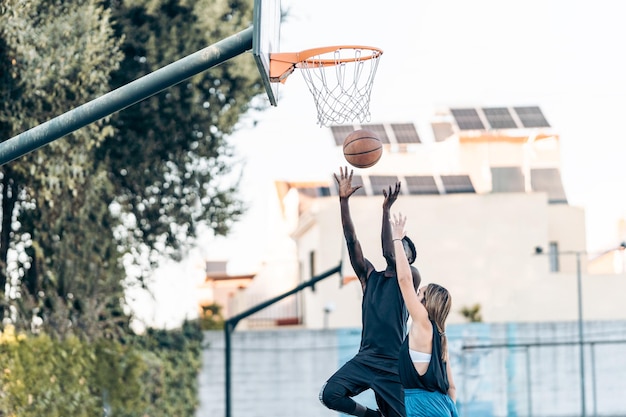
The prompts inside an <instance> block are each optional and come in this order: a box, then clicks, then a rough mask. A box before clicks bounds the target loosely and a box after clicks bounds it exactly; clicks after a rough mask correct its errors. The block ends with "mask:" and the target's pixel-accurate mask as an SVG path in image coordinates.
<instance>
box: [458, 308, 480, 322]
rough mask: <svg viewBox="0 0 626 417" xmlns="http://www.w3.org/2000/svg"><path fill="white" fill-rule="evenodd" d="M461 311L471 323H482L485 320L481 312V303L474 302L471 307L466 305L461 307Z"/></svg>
mask: <svg viewBox="0 0 626 417" xmlns="http://www.w3.org/2000/svg"><path fill="white" fill-rule="evenodd" d="M460 313H461V315H462V316H463V317H465V318H466V319H467V320H468V321H469V322H470V323H480V322H482V321H483V316H482V314H481V313H480V304H474V305H473V306H471V307H468V306H464V307H463V308H461V310H460Z"/></svg>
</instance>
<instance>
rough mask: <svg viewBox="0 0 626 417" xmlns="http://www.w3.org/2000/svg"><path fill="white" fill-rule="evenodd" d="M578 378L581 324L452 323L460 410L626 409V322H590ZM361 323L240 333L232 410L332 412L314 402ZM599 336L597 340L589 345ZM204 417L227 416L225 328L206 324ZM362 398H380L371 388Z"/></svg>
mask: <svg viewBox="0 0 626 417" xmlns="http://www.w3.org/2000/svg"><path fill="white" fill-rule="evenodd" d="M584 332H585V333H584V334H585V341H586V344H585V349H584V357H585V368H584V374H585V375H584V376H585V378H584V386H581V383H580V381H581V379H580V376H581V372H580V367H579V364H580V360H579V345H578V344H577V341H578V326H577V323H576V322H552V323H497V324H486V323H472V324H456V325H449V326H448V328H447V330H446V333H447V334H448V337H449V346H450V355H451V366H452V370H453V373H454V378H455V381H456V385H457V390H458V406H459V410H460V414H461V416H462V417H490V416H493V417H505V416H507V417H513V416H519V417H522V416H534V417H548V416H550V417H572V416H580V415H581V413H580V410H581V399H582V398H583V396H582V393H581V387H582V388H584V392H585V395H584V398H585V404H586V407H585V408H586V415H588V416H591V415H595V416H601V417H608V416H611V417H615V416H626V403H625V402H624V401H623V395H624V393H626V378H624V375H626V355H625V354H624V353H625V352H626V321H596V322H586V323H585V326H584ZM359 341H360V329H359V328H345V329H331V330H306V329H280V330H265V331H260V330H258V331H250V330H248V331H236V332H235V333H234V334H233V337H232V370H231V371H232V373H231V378H232V380H231V381H232V391H231V396H232V404H231V405H232V407H231V417H267V416H272V417H292V416H298V417H322V416H334V415H335V416H336V415H338V414H337V413H335V412H333V411H330V410H328V409H326V408H325V407H324V406H323V405H322V404H321V403H320V402H319V400H318V394H319V390H320V388H321V386H322V385H323V383H324V382H325V381H326V379H327V378H328V377H329V376H330V375H331V374H332V373H333V372H334V371H335V370H337V369H338V368H339V367H340V366H341V365H342V364H343V363H344V362H345V361H347V360H348V359H349V358H351V357H352V356H353V355H354V354H355V353H356V351H357V350H358V346H359ZM591 342H594V343H591ZM205 344H206V348H205V350H204V352H203V357H202V360H203V370H202V373H201V375H200V376H199V383H200V391H199V395H200V408H199V409H198V411H197V413H196V415H197V416H198V417H205V416H211V417H220V416H224V415H225V396H224V384H225V382H224V381H225V372H224V339H223V332H221V331H217V332H206V333H205ZM359 400H361V401H362V402H364V403H366V404H368V405H370V406H374V400H373V395H372V393H371V391H366V392H365V393H363V394H361V396H360V397H359Z"/></svg>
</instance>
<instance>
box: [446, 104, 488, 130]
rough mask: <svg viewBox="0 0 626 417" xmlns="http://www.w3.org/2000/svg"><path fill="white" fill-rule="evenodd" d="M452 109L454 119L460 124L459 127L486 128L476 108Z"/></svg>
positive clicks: (469, 128)
mask: <svg viewBox="0 0 626 417" xmlns="http://www.w3.org/2000/svg"><path fill="white" fill-rule="evenodd" d="M450 111H451V112H452V116H454V120H456V124H457V125H458V126H459V129H461V130H475V129H478V130H483V129H485V125H483V122H482V120H480V117H479V116H478V112H477V111H476V109H450Z"/></svg>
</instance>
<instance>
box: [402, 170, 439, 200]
mask: <svg viewBox="0 0 626 417" xmlns="http://www.w3.org/2000/svg"><path fill="white" fill-rule="evenodd" d="M404 179H405V181H406V185H407V189H408V191H409V194H412V195H415V194H439V188H437V183H436V182H435V178H434V177H433V176H432V175H412V176H406V177H404Z"/></svg>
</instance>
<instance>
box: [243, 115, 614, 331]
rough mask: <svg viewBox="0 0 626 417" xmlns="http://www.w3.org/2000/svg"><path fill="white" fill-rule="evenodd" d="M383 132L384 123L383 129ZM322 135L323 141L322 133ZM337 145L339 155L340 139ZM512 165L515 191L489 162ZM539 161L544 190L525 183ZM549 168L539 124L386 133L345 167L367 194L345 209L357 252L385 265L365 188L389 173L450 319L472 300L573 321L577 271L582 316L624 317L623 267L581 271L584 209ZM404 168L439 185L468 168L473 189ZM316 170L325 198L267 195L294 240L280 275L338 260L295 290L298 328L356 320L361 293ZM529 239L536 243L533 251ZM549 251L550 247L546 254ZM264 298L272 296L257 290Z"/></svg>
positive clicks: (501, 313) (499, 312)
mask: <svg viewBox="0 0 626 417" xmlns="http://www.w3.org/2000/svg"><path fill="white" fill-rule="evenodd" d="M386 130H387V131H388V132H389V131H391V129H389V127H388V126H386ZM452 130H454V129H452ZM328 134H329V140H333V138H332V133H331V132H330V131H329V132H328ZM336 152H337V155H335V156H336V157H337V160H339V161H341V160H342V159H341V147H340V146H337V147H336ZM511 167H512V168H514V169H519V170H520V171H521V172H522V174H523V175H524V179H523V183H524V185H523V187H522V189H521V190H520V191H519V192H492V191H493V189H492V187H493V182H492V181H493V179H492V177H491V176H492V168H511ZM543 168H550V169H552V171H553V173H554V172H556V175H557V177H551V178H550V179H547V180H546V178H545V177H544V178H543V181H544V184H543V186H544V187H547V189H548V191H545V192H543V191H534V190H535V186H534V185H533V184H532V181H531V177H530V173H531V172H532V170H535V169H543ZM559 172H560V142H559V137H558V135H555V134H554V132H553V131H552V129H550V128H548V129H512V130H509V131H480V132H477V131H463V132H459V131H458V130H457V131H456V132H453V134H452V135H451V136H447V137H446V138H444V139H442V140H437V141H435V142H430V143H408V144H399V143H396V141H395V139H394V138H393V136H392V137H391V143H389V144H387V145H386V146H385V151H384V154H383V157H382V158H381V160H380V161H379V162H378V163H377V164H376V165H374V166H373V167H371V168H368V169H366V170H358V169H355V175H359V176H361V177H362V178H363V179H364V189H365V190H366V192H367V196H360V195H354V196H352V198H351V209H352V210H351V211H352V218H353V221H354V223H355V226H356V229H357V235H358V238H359V240H360V242H361V245H362V247H363V251H364V253H365V256H366V257H367V258H368V259H369V260H370V261H371V262H372V263H373V264H374V266H375V267H376V268H377V269H382V268H384V259H383V257H382V248H381V242H380V233H381V216H382V203H383V196H382V195H374V194H376V193H377V192H378V193H379V192H380V190H374V189H372V186H371V185H370V182H369V180H368V179H367V178H368V177H369V176H372V175H393V176H398V179H399V180H400V181H402V182H403V190H402V194H401V195H400V196H399V198H398V200H397V202H396V203H395V205H394V206H393V210H392V212H394V213H397V212H402V213H404V214H406V215H407V216H408V223H407V229H408V235H409V236H410V237H411V238H412V239H413V241H414V242H415V245H416V247H417V251H418V258H417V263H416V266H417V267H418V268H419V270H420V272H421V274H422V278H423V283H424V284H426V283H429V282H436V283H439V284H441V285H444V286H445V287H447V288H448V289H449V290H450V292H451V293H452V296H453V311H452V312H451V314H450V317H449V323H461V322H465V321H466V319H465V318H464V317H463V316H462V315H461V313H460V310H461V309H462V308H463V307H468V308H471V307H473V306H474V305H476V304H478V305H480V308H481V314H482V318H483V320H484V321H486V322H549V321H550V322H552V321H574V320H577V318H578V281H579V279H578V278H579V277H580V282H581V283H582V287H581V289H582V305H583V316H584V319H585V320H605V319H606V320H608V319H611V320H616V319H626V308H624V307H623V304H622V299H621V294H624V293H625V292H624V291H625V290H626V274H624V273H620V274H602V275H590V274H589V272H588V266H589V261H588V259H587V256H586V254H585V249H586V236H585V213H584V210H583V209H582V208H580V207H574V206H570V205H569V204H567V200H566V194H565V192H564V191H565V190H563V187H562V184H561V183H560V179H559V178H558V175H560V174H559ZM415 175H432V176H434V178H435V181H436V182H437V181H439V183H438V186H439V188H440V190H441V177H440V176H443V175H469V177H470V179H471V182H472V185H473V187H474V189H475V192H464V193H454V194H445V192H442V194H436V195H415V194H411V195H409V193H408V192H407V187H406V185H405V184H406V182H405V179H406V178H407V177H408V176H415ZM327 178H328V182H327V183H326V186H327V188H328V189H329V190H330V192H331V194H332V195H331V196H318V197H311V195H310V193H297V192H294V191H295V190H296V189H298V185H297V184H291V187H292V188H291V189H290V190H289V192H287V193H283V194H281V193H280V192H279V193H278V194H279V195H278V199H279V200H280V199H282V201H281V203H280V205H281V207H282V210H283V214H282V215H283V217H284V219H285V223H286V224H288V225H289V226H288V227H286V230H288V233H289V238H290V239H292V240H293V243H294V245H293V246H294V249H293V252H292V253H291V255H290V254H288V253H287V252H283V255H284V256H285V257H288V256H293V258H294V259H295V263H297V265H298V267H297V268H296V269H297V272H296V275H297V276H296V277H294V278H293V279H292V278H289V277H286V276H285V277H282V278H281V280H284V281H285V282H287V281H288V282H299V283H302V282H305V281H308V280H309V279H311V278H312V277H314V276H316V275H319V274H321V273H323V272H325V271H328V270H331V269H332V268H334V267H336V266H337V265H338V264H339V262H341V263H342V266H343V273H342V276H341V277H339V276H337V277H329V278H327V279H325V280H324V281H321V282H319V283H317V284H316V285H315V289H314V290H311V289H306V290H304V291H302V292H301V293H300V299H299V301H298V303H299V308H300V310H301V314H302V323H301V325H303V326H305V327H307V328H313V329H314V328H323V327H332V328H338V327H354V326H360V324H361V299H362V290H361V287H360V283H359V282H358V281H357V280H354V279H351V277H353V276H354V272H353V270H352V268H351V266H350V262H349V259H348V256H347V252H346V247H345V243H344V238H343V232H342V228H341V219H340V211H339V201H338V197H337V196H336V190H335V184H334V180H332V173H328V177H327ZM539 180H540V179H538V181H539ZM545 181H547V183H546V182H545ZM322 183H323V181H322ZM322 185H323V184H322ZM389 185H393V184H389ZM315 186H316V187H319V186H320V183H317V184H315ZM378 187H380V185H378ZM287 188H288V187H287ZM309 191H310V189H309ZM271 198H275V196H273V197H271ZM537 247H540V248H542V253H541V254H537V252H536V248H537ZM555 251H558V252H559V253H560V255H559V256H558V257H557V258H555V253H556V252H555ZM577 255H578V257H579V259H580V268H579V267H578V264H577ZM555 263H558V266H557V267H556V269H555ZM269 267H270V265H269V264H266V265H265V268H269ZM283 272H287V271H283ZM601 272H605V271H604V269H603V270H602V271H601ZM264 276H267V274H264V273H262V271H261V273H259V274H258V275H257V278H255V281H257V280H258V281H259V282H255V286H256V287H257V288H265V285H264V284H263V283H262V282H261V280H260V278H261V277H264ZM268 279H269V276H268ZM273 279H276V276H275V275H274V276H273ZM268 282H269V280H268ZM270 295H276V294H267V297H266V298H269V296H270Z"/></svg>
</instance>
